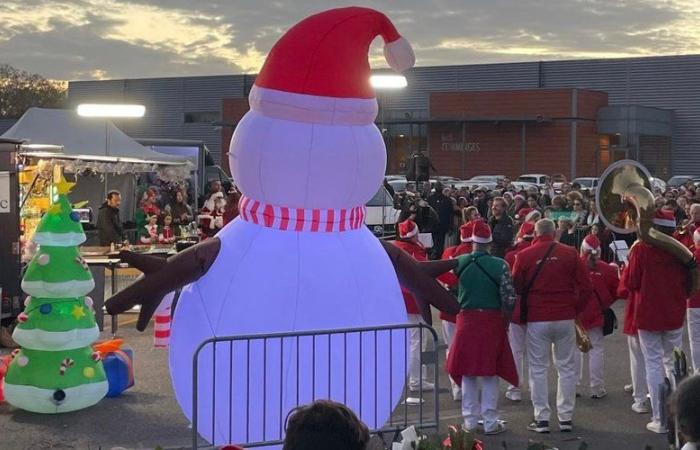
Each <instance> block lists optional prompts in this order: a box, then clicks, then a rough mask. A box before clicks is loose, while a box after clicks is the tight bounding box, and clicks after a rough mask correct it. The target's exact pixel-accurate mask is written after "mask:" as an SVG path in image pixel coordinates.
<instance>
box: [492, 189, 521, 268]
mask: <svg viewBox="0 0 700 450" xmlns="http://www.w3.org/2000/svg"><path fill="white" fill-rule="evenodd" d="M489 226H490V227H491V230H492V232H493V244H492V245H491V254H492V255H493V256H497V257H499V258H504V257H505V256H506V251H508V249H509V248H510V247H511V246H512V245H513V236H514V235H515V224H514V223H513V219H511V218H510V217H509V216H508V215H507V214H506V202H505V200H503V197H496V198H494V199H493V203H492V204H491V219H490V220H489Z"/></svg>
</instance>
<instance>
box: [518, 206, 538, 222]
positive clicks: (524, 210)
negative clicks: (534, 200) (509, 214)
mask: <svg viewBox="0 0 700 450" xmlns="http://www.w3.org/2000/svg"><path fill="white" fill-rule="evenodd" d="M532 211H534V209H533V208H520V209H519V210H518V213H517V214H516V215H515V218H516V219H517V220H520V219H525V218H526V217H527V215H528V214H530V213H531V212H532Z"/></svg>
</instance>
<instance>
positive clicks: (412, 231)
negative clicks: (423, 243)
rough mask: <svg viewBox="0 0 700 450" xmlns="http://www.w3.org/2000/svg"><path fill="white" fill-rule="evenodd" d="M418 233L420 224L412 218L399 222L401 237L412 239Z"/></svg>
mask: <svg viewBox="0 0 700 450" xmlns="http://www.w3.org/2000/svg"><path fill="white" fill-rule="evenodd" d="M417 234H418V225H416V223H415V222H414V221H412V220H411V219H407V220H404V221H403V222H401V223H400V224H399V237H401V239H410V238H412V237H413V236H415V235H417Z"/></svg>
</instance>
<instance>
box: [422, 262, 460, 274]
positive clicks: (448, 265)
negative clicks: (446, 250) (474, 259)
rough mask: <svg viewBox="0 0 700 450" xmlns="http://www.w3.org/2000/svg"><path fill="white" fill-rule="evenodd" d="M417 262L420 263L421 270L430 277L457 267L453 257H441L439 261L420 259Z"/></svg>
mask: <svg viewBox="0 0 700 450" xmlns="http://www.w3.org/2000/svg"><path fill="white" fill-rule="evenodd" d="M418 264H420V268H421V270H423V272H425V273H426V274H428V275H429V276H431V277H439V276H440V275H442V274H444V273H447V272H449V271H451V270H454V269H456V268H457V260H456V259H455V258H452V259H441V260H439V261H421V262H419V263H418Z"/></svg>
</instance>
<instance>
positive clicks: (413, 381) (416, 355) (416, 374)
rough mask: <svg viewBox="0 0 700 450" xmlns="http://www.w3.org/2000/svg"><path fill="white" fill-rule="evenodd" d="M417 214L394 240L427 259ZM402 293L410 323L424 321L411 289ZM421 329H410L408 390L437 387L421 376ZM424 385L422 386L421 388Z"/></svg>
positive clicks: (409, 252) (402, 246)
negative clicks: (420, 237)
mask: <svg viewBox="0 0 700 450" xmlns="http://www.w3.org/2000/svg"><path fill="white" fill-rule="evenodd" d="M414 217H415V215H413V214H412V215H411V217H410V218H409V219H407V220H404V221H403V222H401V223H400V224H399V239H398V240H396V241H394V245H396V246H397V247H399V248H400V249H401V250H403V251H405V252H406V253H408V254H409V255H411V256H412V257H413V258H415V259H416V260H418V261H427V260H428V253H427V251H426V249H425V247H423V244H421V243H420V241H419V240H418V231H419V230H418V225H416V223H415V222H414V221H413V220H411V219H412V218H414ZM401 293H402V294H403V300H404V303H405V304H406V312H407V313H408V321H409V322H410V323H415V324H419V323H422V322H423V319H422V316H421V311H420V309H418V305H417V304H416V299H415V298H414V297H413V294H411V292H410V291H408V290H407V289H405V288H404V287H403V286H401ZM420 336H421V333H420V330H419V329H418V328H411V329H410V330H409V340H410V344H409V349H410V350H409V357H408V359H409V363H408V369H409V372H408V390H409V391H412V392H416V391H420V390H423V391H431V390H433V389H434V388H435V387H434V386H433V384H432V383H430V382H428V381H426V377H425V376H421V367H420V352H421V350H422V342H421V340H420ZM421 381H422V383H421ZM421 385H422V388H421Z"/></svg>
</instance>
